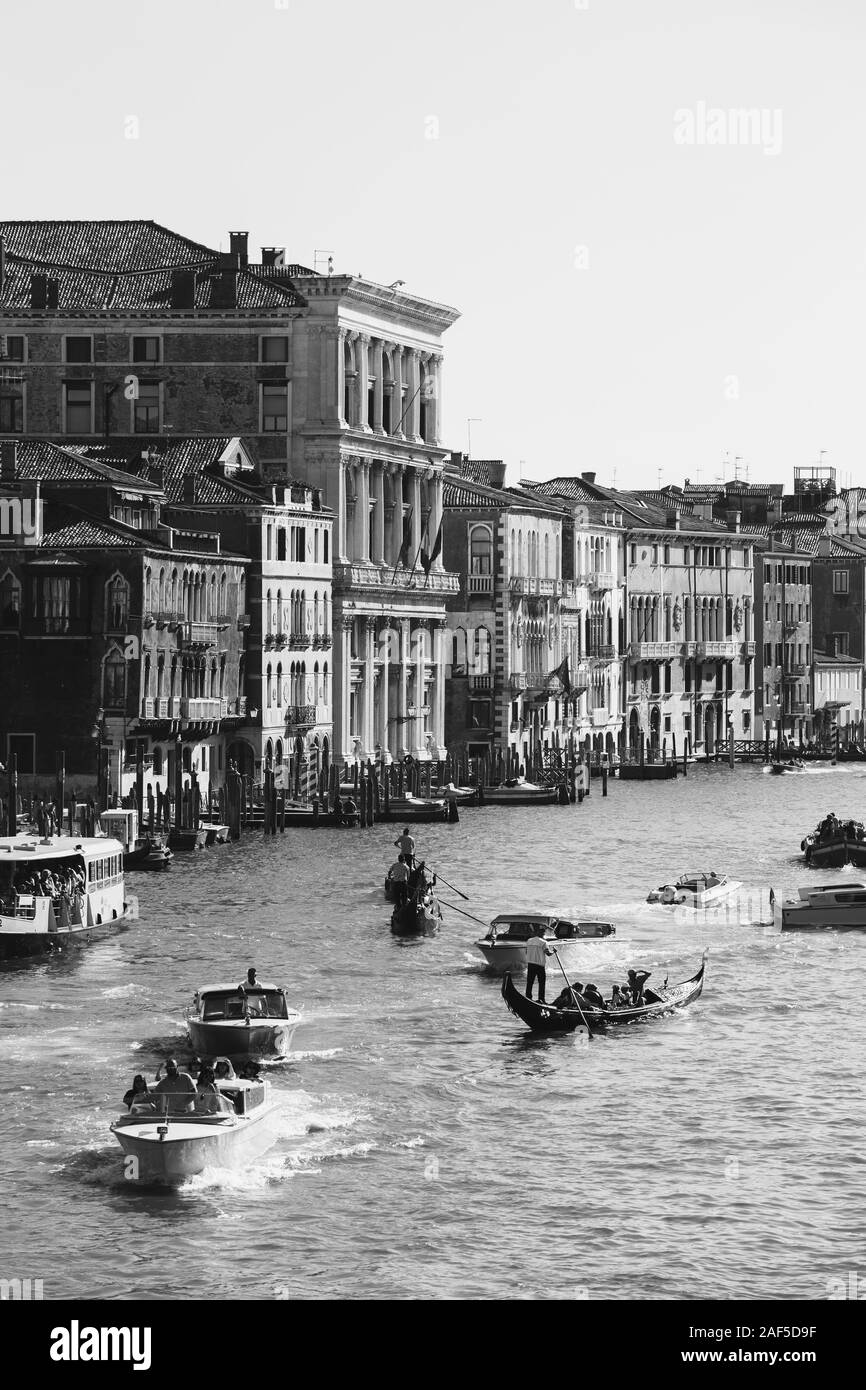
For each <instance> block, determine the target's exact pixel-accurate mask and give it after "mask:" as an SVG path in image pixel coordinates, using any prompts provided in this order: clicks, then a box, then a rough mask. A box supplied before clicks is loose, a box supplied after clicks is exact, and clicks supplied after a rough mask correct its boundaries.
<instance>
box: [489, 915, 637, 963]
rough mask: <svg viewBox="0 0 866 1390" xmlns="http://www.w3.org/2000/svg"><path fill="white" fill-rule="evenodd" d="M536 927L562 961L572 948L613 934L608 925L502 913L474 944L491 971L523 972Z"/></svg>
mask: <svg viewBox="0 0 866 1390" xmlns="http://www.w3.org/2000/svg"><path fill="white" fill-rule="evenodd" d="M537 927H540V928H541V933H542V937H543V939H544V941H545V942H546V943H547V945H549V946H552V947H554V948H555V949H556V952H557V954H558V955H559V956H561V957H563V958H567V957H568V956H569V955H572V954H573V951H574V948H575V947H577V946H579V945H581V944H582V943H583V942H585V941H598V940H600V939H603V938H605V937H609V936H615V935H616V927H614V926H613V925H612V924H611V923H610V922H595V921H581V922H567V921H565V919H564V918H561V917H551V916H548V915H547V914H544V913H531V912H501V913H500V914H499V916H498V917H494V918H493V921H492V922H491V923H490V930H489V932H488V933H487V935H486V936H483V937H482V938H481V940H480V941H476V942H475V945H476V947H477V949H478V950H479V951H480V952H481V954H482V956H483V957H484V959H485V960H486V961H487V964H488V965H489V966H490V968H491V969H492V970H495V971H497V972H501V971H506V970H509V971H511V973H512V974H517V973H518V972H521V971H524V970H525V969H526V943H527V941H528V940H529V938H530V936H532V935H534V934H535V929H536V928H537Z"/></svg>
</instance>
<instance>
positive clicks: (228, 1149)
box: [111, 1076, 278, 1185]
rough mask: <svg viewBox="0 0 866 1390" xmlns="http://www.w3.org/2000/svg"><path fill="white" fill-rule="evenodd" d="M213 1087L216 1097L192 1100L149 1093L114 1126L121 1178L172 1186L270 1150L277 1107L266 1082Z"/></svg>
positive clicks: (227, 1082) (235, 1080)
mask: <svg viewBox="0 0 866 1390" xmlns="http://www.w3.org/2000/svg"><path fill="white" fill-rule="evenodd" d="M214 1086H215V1088H216V1092H217V1093H218V1094H217V1095H209V1096H198V1097H196V1098H195V1100H193V1099H192V1097H190V1098H189V1099H185V1098H184V1097H182V1096H178V1097H172V1096H165V1095H161V1094H160V1093H159V1092H151V1093H150V1094H149V1095H148V1096H146V1097H144V1098H143V1099H142V1100H141V1101H140V1102H136V1103H134V1104H133V1106H132V1108H131V1110H130V1111H129V1112H128V1113H127V1114H123V1115H121V1116H119V1117H118V1118H117V1119H116V1120H115V1121H114V1123H113V1124H112V1125H111V1132H112V1134H113V1135H114V1137H115V1139H116V1140H117V1142H118V1143H119V1145H120V1147H121V1149H122V1150H123V1152H124V1154H126V1155H127V1161H126V1163H125V1165H124V1173H125V1174H126V1173H128V1175H129V1178H130V1180H131V1181H133V1182H140V1183H160V1184H163V1183H168V1184H172V1185H176V1184H178V1183H182V1182H185V1181H186V1180H187V1179H188V1178H193V1177H196V1176H197V1175H198V1174H199V1173H203V1172H205V1171H206V1170H207V1169H212V1168H232V1167H237V1166H239V1165H240V1164H242V1163H248V1162H249V1161H250V1160H251V1159H253V1158H257V1157H259V1156H260V1155H261V1154H263V1153H265V1152H266V1150H267V1149H269V1148H271V1146H272V1145H273V1144H274V1143H275V1142H276V1138H277V1135H276V1133H275V1130H274V1126H273V1119H274V1116H275V1113H276V1111H277V1109H278V1106H277V1104H276V1102H275V1101H274V1100H273V1099H272V1098H271V1087H270V1082H269V1081H266V1080H261V1079H260V1080H257V1081H251V1080H247V1079H246V1078H244V1077H239V1076H234V1077H232V1078H231V1079H230V1080H229V1079H226V1080H219V1081H216V1082H214ZM173 1101H174V1103H175V1106H176V1107H177V1108H176V1109H174V1110H173V1109H172V1102H173ZM181 1106H184V1107H185V1108H184V1109H181V1108H180V1107H181ZM130 1159H132V1160H134V1162H132V1163H130V1161H129V1160H130Z"/></svg>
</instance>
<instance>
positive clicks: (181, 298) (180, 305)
mask: <svg viewBox="0 0 866 1390" xmlns="http://www.w3.org/2000/svg"><path fill="white" fill-rule="evenodd" d="M171 307H172V309H194V308H195V271H194V270H173V271H172V272H171Z"/></svg>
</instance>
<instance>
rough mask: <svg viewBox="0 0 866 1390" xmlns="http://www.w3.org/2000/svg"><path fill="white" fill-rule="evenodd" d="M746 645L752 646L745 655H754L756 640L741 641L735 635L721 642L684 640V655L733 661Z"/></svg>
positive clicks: (702, 658) (699, 659) (701, 658)
mask: <svg viewBox="0 0 866 1390" xmlns="http://www.w3.org/2000/svg"><path fill="white" fill-rule="evenodd" d="M746 646H749V647H751V652H747V653H745V655H749V656H754V654H755V644H754V642H749V643H745V642H744V643H740V642H737V641H735V640H734V638H733V637H728V638H726V639H725V640H724V641H721V642H684V643H683V656H687V657H695V658H696V659H697V660H698V661H701V660H705V659H709V660H713V659H716V658H718V657H722V658H725V659H727V660H728V661H733V659H734V657H736V656H739V655H740V654H741V653H740V648H741V647H746Z"/></svg>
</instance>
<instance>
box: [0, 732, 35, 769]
mask: <svg viewBox="0 0 866 1390" xmlns="http://www.w3.org/2000/svg"><path fill="white" fill-rule="evenodd" d="M13 753H14V754H15V756H16V758H17V761H18V771H19V773H22V772H23V773H26V774H27V775H28V776H30V777H32V776H33V775H34V773H35V772H36V735H35V734H7V735H6V766H7V767H8V766H9V760H10V758H11V757H12V754H13Z"/></svg>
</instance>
